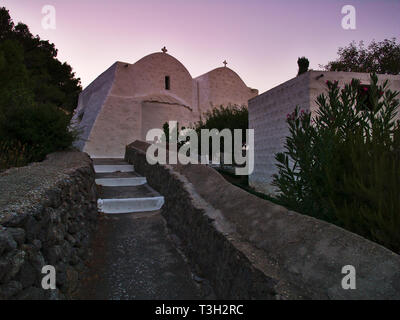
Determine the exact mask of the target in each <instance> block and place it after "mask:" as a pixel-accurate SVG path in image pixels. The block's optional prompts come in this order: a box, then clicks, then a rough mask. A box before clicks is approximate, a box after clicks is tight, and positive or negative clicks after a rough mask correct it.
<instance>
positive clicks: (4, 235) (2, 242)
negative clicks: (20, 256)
mask: <svg viewBox="0 0 400 320" xmlns="http://www.w3.org/2000/svg"><path fill="white" fill-rule="evenodd" d="M16 248H17V242H16V241H15V240H14V238H13V236H12V234H11V232H10V231H9V229H8V228H3V227H1V226H0V255H2V254H3V253H4V252H8V251H11V250H14V249H16Z"/></svg>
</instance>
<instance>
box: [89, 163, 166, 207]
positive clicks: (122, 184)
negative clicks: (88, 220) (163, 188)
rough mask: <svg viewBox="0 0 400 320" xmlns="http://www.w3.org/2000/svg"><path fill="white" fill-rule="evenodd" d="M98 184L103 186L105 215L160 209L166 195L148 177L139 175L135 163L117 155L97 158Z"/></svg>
mask: <svg viewBox="0 0 400 320" xmlns="http://www.w3.org/2000/svg"><path fill="white" fill-rule="evenodd" d="M93 165H94V171H95V172H96V184H97V186H98V188H99V199H98V201H97V207H98V209H99V211H100V212H103V213H105V214H121V213H134V212H145V211H156V210H159V209H161V207H162V206H163V204H164V197H163V196H161V195H160V194H159V193H158V192H157V191H155V190H154V189H152V188H151V187H150V186H149V185H148V184H147V180H146V177H142V176H140V175H138V174H137V173H136V172H135V170H134V166H133V165H131V164H129V163H127V162H126V161H124V159H116V158H94V159H93Z"/></svg>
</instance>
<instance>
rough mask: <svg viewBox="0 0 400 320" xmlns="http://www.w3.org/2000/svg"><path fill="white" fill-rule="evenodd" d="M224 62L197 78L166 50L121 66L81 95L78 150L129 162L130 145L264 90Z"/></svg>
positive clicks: (77, 114)
mask: <svg viewBox="0 0 400 320" xmlns="http://www.w3.org/2000/svg"><path fill="white" fill-rule="evenodd" d="M224 63H225V66H224V67H220V68H216V69H214V70H212V71H210V72H208V73H205V74H203V75H201V76H199V77H197V78H192V76H191V75H190V73H189V72H188V70H187V69H186V68H185V66H184V65H183V64H182V63H180V62H179V61H178V60H177V59H175V58H174V57H172V56H171V55H169V54H167V50H166V48H165V47H164V48H163V50H162V52H157V53H153V54H150V55H148V56H146V57H144V58H142V59H140V60H139V61H137V62H136V63H134V64H130V63H125V62H115V63H114V64H113V65H112V66H111V67H110V68H109V69H108V70H106V71H105V72H103V73H102V74H101V75H100V76H99V77H98V78H97V79H96V80H94V81H93V82H92V83H91V84H90V85H89V86H88V87H87V88H85V90H83V91H82V93H81V94H80V96H79V103H78V107H77V109H76V111H75V114H74V117H73V120H72V121H73V123H74V125H75V126H77V127H78V128H79V129H80V131H81V136H80V140H79V141H78V142H77V147H78V148H79V149H80V150H82V151H84V152H87V153H88V154H89V155H90V156H92V157H94V158H103V157H123V156H124V154H125V146H126V145H127V144H129V143H131V142H133V141H135V140H138V139H139V140H145V138H146V133H147V132H148V130H150V129H153V128H162V126H163V124H164V123H165V122H167V121H178V122H179V125H180V126H181V125H182V126H189V125H191V124H194V123H195V122H197V121H199V120H200V116H201V115H202V114H203V113H204V112H206V111H207V110H209V109H211V108H213V107H216V106H220V105H228V104H237V105H247V102H248V100H249V99H251V98H253V97H255V96H257V94H258V90H256V89H251V88H249V87H247V86H246V84H245V83H244V82H243V80H242V79H241V78H240V77H239V75H238V74H237V73H236V72H234V71H233V70H231V69H230V68H228V67H226V62H225V61H224Z"/></svg>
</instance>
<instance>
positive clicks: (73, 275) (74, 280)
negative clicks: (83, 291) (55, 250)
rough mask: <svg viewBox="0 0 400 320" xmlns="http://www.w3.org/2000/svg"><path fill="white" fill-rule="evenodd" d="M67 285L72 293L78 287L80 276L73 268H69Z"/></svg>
mask: <svg viewBox="0 0 400 320" xmlns="http://www.w3.org/2000/svg"><path fill="white" fill-rule="evenodd" d="M66 275H67V284H68V291H69V292H70V293H71V292H73V291H75V289H76V288H77V286H78V280H79V275H78V272H76V271H75V270H74V269H73V268H72V267H67V272H66Z"/></svg>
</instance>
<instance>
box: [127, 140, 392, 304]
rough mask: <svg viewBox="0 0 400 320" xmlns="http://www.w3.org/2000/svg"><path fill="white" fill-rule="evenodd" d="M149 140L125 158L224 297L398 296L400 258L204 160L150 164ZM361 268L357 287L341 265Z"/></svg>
mask: <svg viewBox="0 0 400 320" xmlns="http://www.w3.org/2000/svg"><path fill="white" fill-rule="evenodd" d="M147 146H148V144H146V143H144V142H140V141H136V142H134V143H133V144H131V145H129V146H127V149H126V155H125V158H126V160H127V161H129V162H131V163H134V164H135V170H137V171H138V172H139V173H140V174H142V175H144V176H146V178H147V181H148V183H149V184H150V185H151V186H152V187H153V188H155V189H156V190H157V191H159V192H160V193H161V194H162V195H163V196H164V198H165V204H164V207H163V210H162V214H163V215H164V217H165V219H166V221H167V224H168V226H169V228H170V229H171V230H172V232H173V233H175V234H176V235H177V236H178V237H179V238H180V240H181V241H182V247H183V248H184V251H185V254H186V256H187V257H188V258H189V261H191V262H192V263H193V264H194V265H195V267H196V268H197V270H198V273H199V274H201V275H202V276H203V277H205V278H207V279H208V280H209V281H210V283H211V285H212V286H213V288H214V291H215V293H216V295H217V297H218V298H222V299H400V256H399V255H397V254H395V253H393V252H391V251H389V250H387V249H385V248H383V247H382V246H380V245H378V244H376V243H373V242H371V241H368V240H366V239H364V238H362V237H360V236H358V235H356V234H353V233H351V232H348V231H346V230H343V229H341V228H339V227H337V226H334V225H332V224H329V223H326V222H324V221H320V220H317V219H314V218H312V217H309V216H305V215H301V214H298V213H296V212H293V211H289V210H287V209H286V208H284V207H281V206H278V205H275V204H273V203H271V202H269V201H266V200H263V199H260V198H258V197H256V196H254V195H252V194H249V193H247V192H245V191H244V190H242V189H240V188H237V187H235V186H233V185H231V184H230V183H228V182H227V181H226V180H225V179H224V178H223V177H222V176H221V175H220V174H219V173H217V172H216V171H215V170H213V169H211V168H209V167H207V166H204V165H185V166H183V165H173V166H172V165H158V164H157V165H153V166H152V165H149V164H148V162H147V161H146V154H145V150H146V148H147ZM347 265H351V266H353V267H355V269H356V289H355V290H351V289H350V290H345V289H344V288H343V287H342V280H343V278H344V276H345V275H344V274H342V268H343V267H344V266H347Z"/></svg>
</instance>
